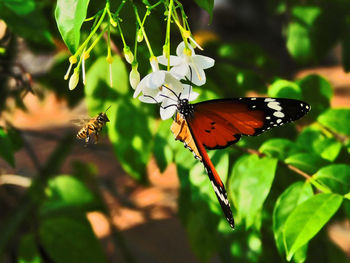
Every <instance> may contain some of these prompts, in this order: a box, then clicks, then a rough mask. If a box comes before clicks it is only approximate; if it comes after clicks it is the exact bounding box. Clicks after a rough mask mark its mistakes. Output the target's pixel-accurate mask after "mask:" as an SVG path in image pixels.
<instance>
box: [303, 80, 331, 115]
mask: <svg viewBox="0 0 350 263" xmlns="http://www.w3.org/2000/svg"><path fill="white" fill-rule="evenodd" d="M297 84H298V85H299V86H300V88H301V90H302V93H303V100H305V101H306V102H307V103H309V104H310V105H311V111H310V112H309V114H308V118H311V119H313V120H314V119H316V117H317V116H318V115H319V114H320V113H322V112H324V111H325V110H327V109H328V108H329V106H330V99H331V98H332V96H333V90H332V86H331V85H330V83H329V82H328V81H327V80H326V79H325V78H323V77H321V76H318V75H309V76H307V77H305V78H302V79H299V80H298V81H297Z"/></svg>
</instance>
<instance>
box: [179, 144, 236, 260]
mask: <svg viewBox="0 0 350 263" xmlns="http://www.w3.org/2000/svg"><path fill="white" fill-rule="evenodd" d="M178 144H179V145H180V146H181V148H182V150H181V151H179V152H180V153H179V154H178V155H177V158H179V159H178V160H180V159H183V160H184V161H183V162H177V163H178V165H177V170H178V176H179V180H180V185H181V187H180V196H179V215H180V218H181V219H182V221H183V224H184V225H185V227H186V231H187V233H188V238H189V242H190V244H191V246H192V248H193V252H194V253H195V254H196V256H197V257H198V258H199V259H201V260H202V261H207V260H209V259H210V258H211V257H212V256H213V255H214V254H215V252H216V251H217V250H218V241H219V240H217V233H218V229H219V227H220V226H221V224H220V222H222V221H224V224H223V225H222V228H223V229H224V230H223V231H229V232H232V229H231V228H230V226H229V224H228V223H227V221H226V219H225V217H224V215H223V213H222V211H221V207H220V204H219V202H218V200H217V198H216V196H215V193H214V190H213V187H212V185H211V183H210V180H209V179H208V176H207V175H206V173H205V169H204V167H203V164H202V163H200V162H199V161H198V160H195V159H194V158H193V155H192V153H191V152H190V151H188V150H187V149H184V148H183V146H182V143H178ZM209 156H210V158H211V160H212V162H213V164H214V166H215V168H216V170H217V172H218V173H219V175H220V177H221V179H222V181H223V182H224V183H225V182H226V178H227V173H228V165H229V160H228V153H227V152H224V151H216V152H210V153H209ZM185 166H186V167H185Z"/></svg>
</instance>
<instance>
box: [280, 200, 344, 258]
mask: <svg viewBox="0 0 350 263" xmlns="http://www.w3.org/2000/svg"><path fill="white" fill-rule="evenodd" d="M342 201H343V198H342V196H340V195H337V194H317V195H315V196H313V197H310V198H309V199H308V200H306V201H305V202H303V203H301V204H300V205H299V206H297V207H296V208H295V210H294V211H293V212H292V213H291V214H290V216H289V217H288V219H287V221H286V223H285V226H284V229H283V238H284V242H285V250H286V251H287V260H290V259H291V258H292V256H293V255H294V253H295V252H296V251H297V250H298V249H299V248H300V247H302V246H303V245H305V244H307V243H308V242H309V241H310V239H311V238H313V237H314V236H315V235H316V234H317V233H318V232H319V231H320V230H321V228H322V227H323V226H324V225H325V224H326V223H327V222H328V221H329V219H330V218H331V217H332V216H333V215H334V213H335V212H336V211H337V210H338V208H339V207H340V205H341V203H342Z"/></svg>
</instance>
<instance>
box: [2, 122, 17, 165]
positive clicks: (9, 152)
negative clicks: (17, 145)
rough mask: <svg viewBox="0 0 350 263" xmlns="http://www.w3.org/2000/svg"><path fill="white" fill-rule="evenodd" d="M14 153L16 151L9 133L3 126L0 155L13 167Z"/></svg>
mask: <svg viewBox="0 0 350 263" xmlns="http://www.w3.org/2000/svg"><path fill="white" fill-rule="evenodd" d="M14 154H15V153H14V150H13V147H12V143H11V140H10V138H9V136H8V134H7V133H6V132H5V131H4V130H3V129H2V128H0V156H1V157H2V158H3V159H4V160H5V161H6V162H8V163H9V164H10V165H11V166H12V167H15V156H14Z"/></svg>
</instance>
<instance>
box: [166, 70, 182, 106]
mask: <svg viewBox="0 0 350 263" xmlns="http://www.w3.org/2000/svg"><path fill="white" fill-rule="evenodd" d="M164 82H165V86H166V87H165V88H164V87H163V89H162V93H164V95H166V96H168V97H172V98H173V99H176V100H178V95H179V94H180V93H181V92H183V88H184V86H183V84H182V83H181V82H180V81H179V80H178V79H176V78H175V77H174V76H173V75H172V74H170V73H168V74H166V78H165V81H164Z"/></svg>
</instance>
